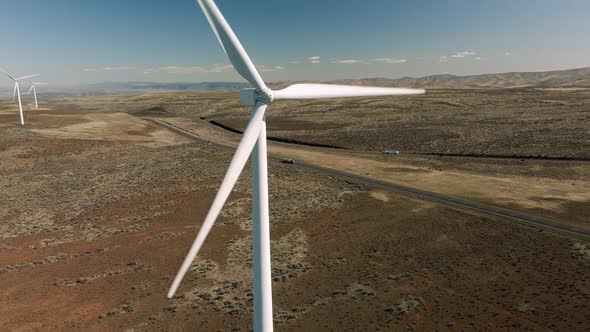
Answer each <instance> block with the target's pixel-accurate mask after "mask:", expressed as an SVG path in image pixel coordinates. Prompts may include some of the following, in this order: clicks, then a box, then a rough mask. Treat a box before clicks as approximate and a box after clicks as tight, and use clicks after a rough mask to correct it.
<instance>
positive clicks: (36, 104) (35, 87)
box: [27, 80, 47, 110]
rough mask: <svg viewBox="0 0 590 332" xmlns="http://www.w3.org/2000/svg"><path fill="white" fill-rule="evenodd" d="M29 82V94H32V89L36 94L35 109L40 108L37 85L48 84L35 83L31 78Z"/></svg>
mask: <svg viewBox="0 0 590 332" xmlns="http://www.w3.org/2000/svg"><path fill="white" fill-rule="evenodd" d="M29 82H31V87H30V88H29V92H27V94H28V95H30V94H31V91H32V92H33V94H34V95H35V109H36V110H38V109H39V104H38V103H37V85H47V83H35V82H33V81H32V80H29Z"/></svg>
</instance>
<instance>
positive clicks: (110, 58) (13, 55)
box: [0, 0, 590, 85]
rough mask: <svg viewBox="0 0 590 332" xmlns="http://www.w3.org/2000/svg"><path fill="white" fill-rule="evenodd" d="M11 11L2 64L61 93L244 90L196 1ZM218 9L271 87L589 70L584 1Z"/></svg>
mask: <svg viewBox="0 0 590 332" xmlns="http://www.w3.org/2000/svg"><path fill="white" fill-rule="evenodd" d="M3 2H4V3H3V4H2V11H1V12H0V41H1V43H2V45H3V46H2V52H1V53H0V54H1V55H0V66H3V67H6V68H7V69H9V70H10V71H12V72H15V73H16V75H25V74H29V73H31V72H35V73H36V72H39V73H41V74H42V75H43V76H42V79H40V80H44V81H48V82H51V83H55V84H61V85H63V84H78V83H91V82H102V81H127V80H135V81H163V82H164V81H169V82H171V81H174V82H198V81H241V80H242V79H241V78H240V77H238V76H237V75H236V74H235V73H234V72H233V71H232V70H231V68H228V67H227V64H228V60H227V59H226V57H225V54H224V53H223V51H222V49H221V47H220V46H219V45H218V44H217V40H216V39H215V37H214V35H213V33H212V32H211V29H210V27H209V25H208V23H207V21H206V19H205V17H204V15H203V14H202V13H201V11H200V9H199V8H198V5H197V4H196V1H195V0H168V1H166V0H159V1H156V0H51V1H48V0H18V1H11V2H8V1H3ZM217 4H218V6H219V7H220V9H221V10H222V12H223V13H224V15H225V16H226V18H227V19H228V21H229V23H230V24H231V25H232V27H233V28H234V30H235V31H236V33H237V35H238V37H239V38H240V39H241V41H242V43H243V44H244V46H245V47H246V50H247V51H248V52H249V54H250V56H251V57H252V59H253V61H254V63H255V64H256V65H257V66H259V68H260V70H261V74H262V76H263V78H264V79H265V80H267V81H276V80H288V79H294V80H301V79H321V80H329V79H340V78H362V77H391V78H396V77H402V76H425V75H431V74H440V73H451V74H458V75H467V74H478V73H490V72H505V71H539V70H551V69H565V68H575V67H584V66H590V43H589V42H588V36H589V35H590V19H589V17H590V1H587V0H534V1H533V0H477V1H473V0H449V1H443V0H436V1H435V0H407V1H398V0H363V1H358V0H299V1H293V0H273V1H270V0H249V1H243V0H217ZM0 82H1V83H0V84H2V85H10V82H9V81H8V80H6V81H0Z"/></svg>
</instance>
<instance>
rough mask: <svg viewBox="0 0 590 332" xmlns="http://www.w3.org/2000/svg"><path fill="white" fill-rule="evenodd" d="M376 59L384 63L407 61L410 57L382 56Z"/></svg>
mask: <svg viewBox="0 0 590 332" xmlns="http://www.w3.org/2000/svg"><path fill="white" fill-rule="evenodd" d="M375 61H377V62H383V63H406V62H408V59H397V58H380V59H375Z"/></svg>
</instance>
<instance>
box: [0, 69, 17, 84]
mask: <svg viewBox="0 0 590 332" xmlns="http://www.w3.org/2000/svg"><path fill="white" fill-rule="evenodd" d="M0 71H2V72H3V73H4V74H6V75H8V77H10V78H11V79H13V80H15V81H16V78H14V76H12V75H10V74H9V73H8V72H7V71H6V70H4V68H0Z"/></svg>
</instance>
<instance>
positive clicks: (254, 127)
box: [168, 0, 424, 332]
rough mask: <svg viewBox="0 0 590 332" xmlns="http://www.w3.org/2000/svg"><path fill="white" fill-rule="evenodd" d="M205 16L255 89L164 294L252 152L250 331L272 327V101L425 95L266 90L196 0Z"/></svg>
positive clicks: (246, 93) (222, 25)
mask: <svg viewBox="0 0 590 332" xmlns="http://www.w3.org/2000/svg"><path fill="white" fill-rule="evenodd" d="M197 1H198V3H199V5H200V6H201V9H202V10H203V12H204V13H205V16H206V17H207V19H208V20H209V23H210V25H211V27H212V28H213V32H214V33H215V35H216V36H217V39H218V40H219V42H220V43H221V46H222V47H223V49H224V51H225V53H226V54H227V56H228V57H229V60H230V62H231V63H232V65H233V66H234V68H235V69H236V71H237V72H238V73H239V74H240V75H241V76H242V77H244V78H245V79H246V80H247V81H248V82H250V84H252V86H254V89H245V90H242V91H240V101H241V102H242V104H245V105H250V106H253V109H252V113H251V116H250V120H249V121H248V124H247V126H246V129H245V130H244V134H243V135H242V140H241V141H240V144H239V145H238V148H237V150H236V152H235V154H234V156H233V159H232V161H231V162H230V164H229V168H228V170H227V172H226V174H225V177H224V179H223V181H222V183H221V187H220V188H219V191H218V192H217V195H216V196H215V199H214V200H213V204H212V206H211V209H210V210H209V212H208V213H207V216H206V218H205V221H204V222H203V225H202V226H201V229H200V230H199V233H198V235H197V237H196V239H195V241H194V243H193V245H192V247H191V249H190V251H189V252H188V254H187V256H186V258H185V259H184V262H183V263H182V266H181V268H180V271H178V274H177V275H176V277H175V279H174V282H173V283H172V286H171V288H170V291H169V292H168V297H169V298H172V297H173V296H174V294H175V293H176V291H177V289H178V287H179V285H180V282H181V281H182V279H183V278H184V276H185V274H186V273H187V271H188V270H189V268H190V267H191V265H192V263H193V260H194V259H195V257H196V256H197V253H198V252H199V250H200V249H201V246H202V245H203V242H204V241H205V238H206V237H207V235H208V234H209V232H210V231H211V228H212V227H213V223H214V222H215V220H216V219H217V216H218V215H219V213H220V212H221V209H222V208H223V205H224V204H225V202H226V200H227V198H228V197H229V195H230V193H231V191H232V189H233V187H234V185H235V184H236V181H237V180H238V177H239V176H240V173H241V172H242V170H243V169H244V166H245V165H246V162H247V160H248V158H249V157H250V154H251V153H253V156H252V178H253V190H252V196H253V197H252V223H253V241H254V255H253V259H254V290H253V295H254V330H255V331H265V332H266V331H272V330H273V321H272V279H271V267H270V263H271V257H270V225H269V207H268V173H267V151H266V119H265V111H266V108H267V107H268V105H270V104H271V103H272V102H273V101H274V100H280V99H319V98H341V97H360V96H393V95H414V94H423V93H424V90H422V89H400V88H376V87H358V86H343V85H329V84H295V85H291V86H289V87H287V88H285V89H282V90H277V91H273V90H271V89H269V88H268V87H267V86H266V84H265V83H264V81H263V80H262V78H261V77H260V74H259V73H258V71H257V70H256V67H254V64H253V63H252V61H251V60H250V57H249V56H248V54H247V53H246V51H245V50H244V47H243V46H242V44H241V43H240V41H239V40H238V38H237V37H236V35H235V34H234V32H233V31H232V29H231V27H230V26H229V24H228V23H227V21H226V20H225V18H224V17H223V15H222V14H221V12H220V11H219V9H218V8H217V5H215V2H213V1H212V0H197Z"/></svg>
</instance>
